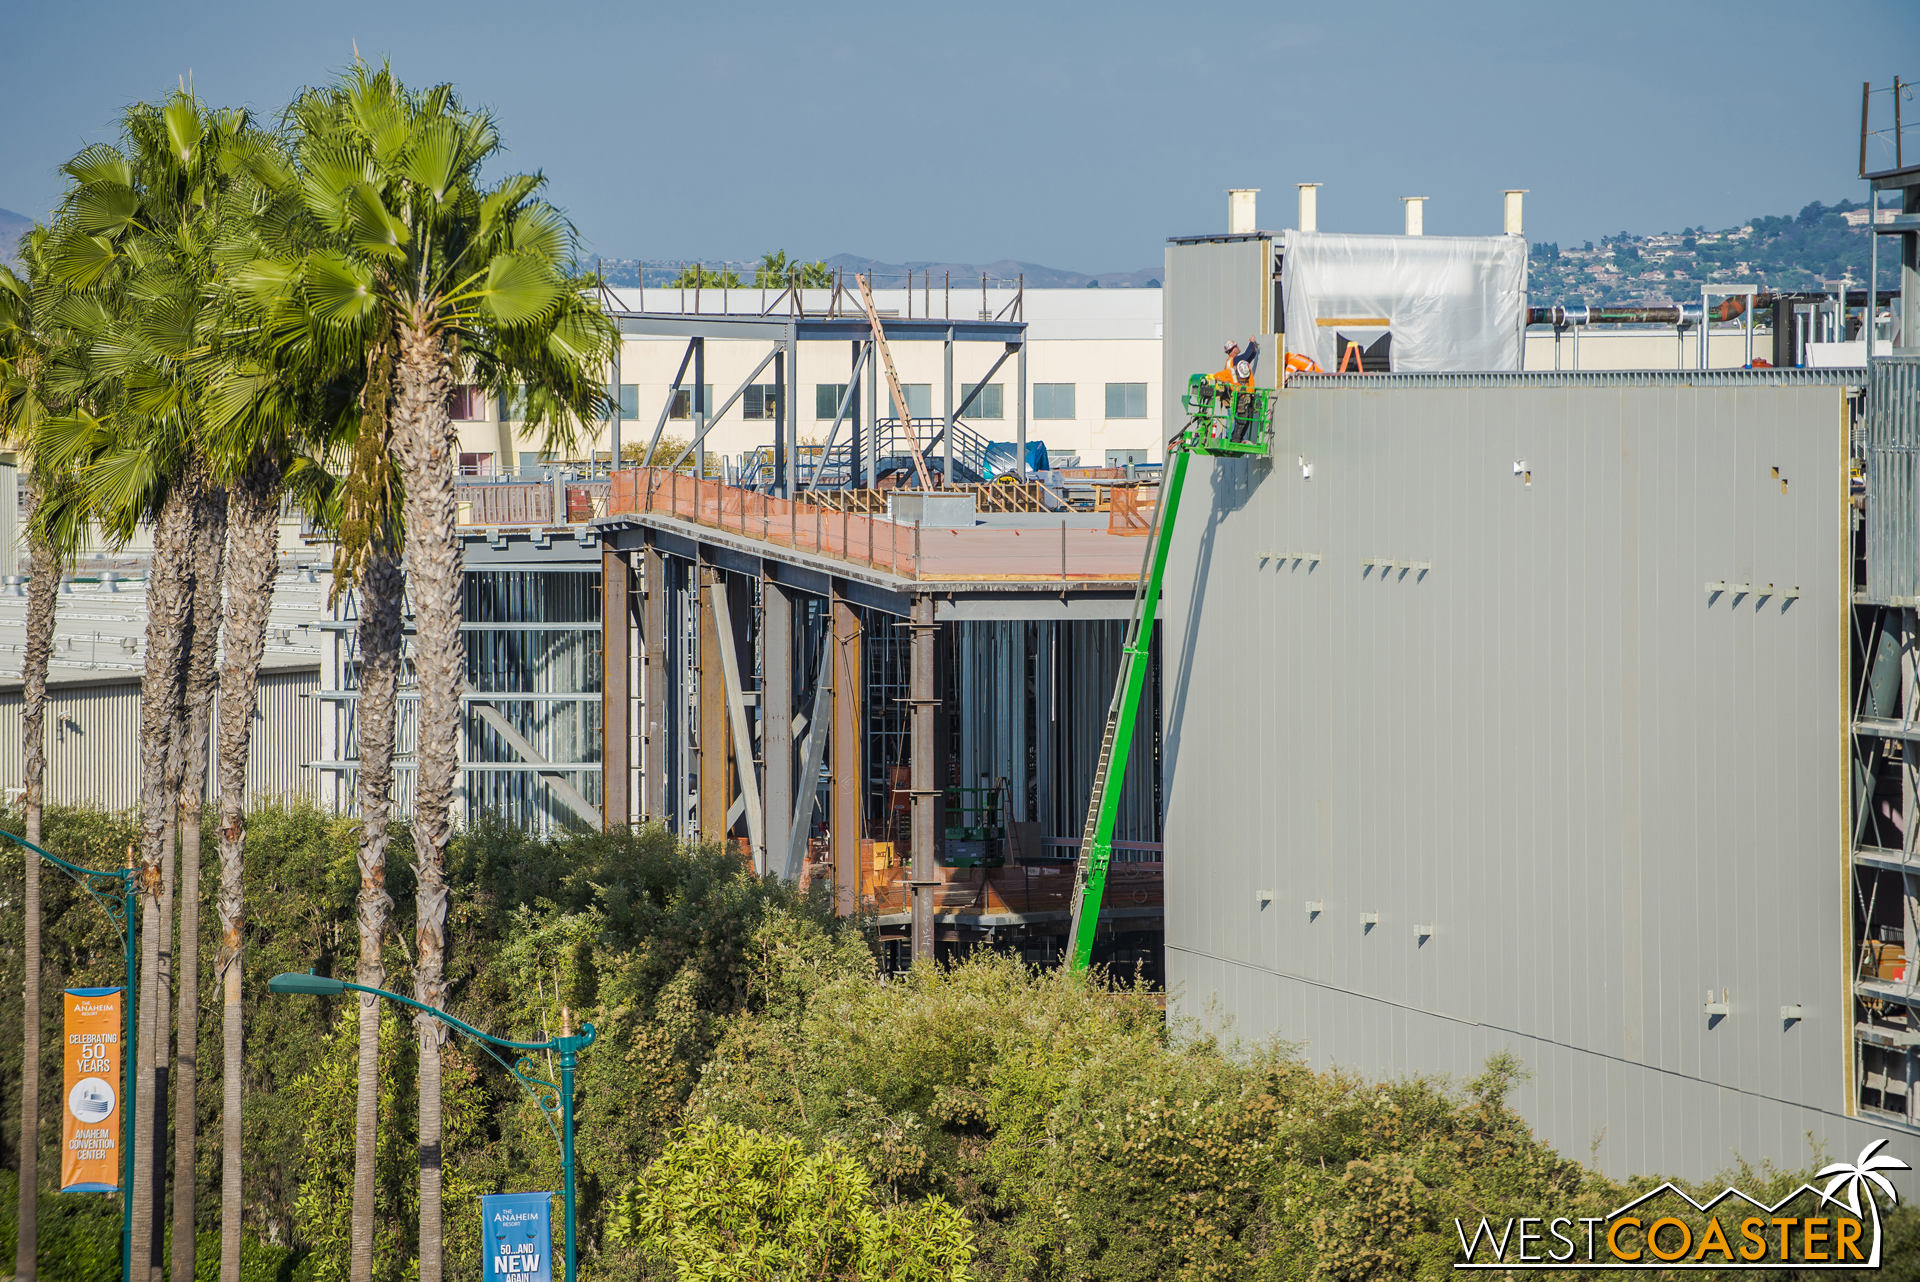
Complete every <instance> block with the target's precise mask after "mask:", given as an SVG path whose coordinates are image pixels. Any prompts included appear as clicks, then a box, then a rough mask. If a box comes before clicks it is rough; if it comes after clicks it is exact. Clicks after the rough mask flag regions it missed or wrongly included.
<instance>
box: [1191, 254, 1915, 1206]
mask: <svg viewBox="0 0 1920 1282" xmlns="http://www.w3.org/2000/svg"><path fill="white" fill-rule="evenodd" d="M1195 248H1198V247H1195ZM1175 332H1177V328H1176V326H1174V325H1173V324H1171V323H1170V324H1169V333H1170V334H1171V333H1175ZM1348 382H1349V383H1350V384H1352V385H1351V386H1339V387H1335V386H1325V385H1320V383H1319V380H1315V384H1316V385H1315V386H1314V387H1312V388H1311V389H1303V390H1298V391H1289V392H1287V393H1285V394H1283V395H1281V396H1280V397H1279V398H1278V403H1279V409H1278V411H1277V414H1276V424H1275V459H1274V462H1273V463H1272V464H1271V465H1268V464H1266V463H1264V462H1251V463H1249V462H1221V461H1215V460H1209V459H1196V460H1195V461H1194V463H1193V465H1192V470H1191V472H1190V474H1189V482H1188V490H1187V497H1186V499H1185V501H1184V502H1183V510H1182V513H1181V518H1180V521H1179V523H1178V525H1177V527H1176V530H1175V535H1174V543H1175V546H1174V549H1173V553H1172V560H1171V563H1170V565H1171V571H1172V572H1171V574H1170V583H1169V590H1168V595H1167V603H1166V613H1165V616H1164V622H1163V629H1164V634H1165V637H1166V642H1167V650H1166V658H1165V662H1166V681H1167V690H1168V698H1167V714H1166V715H1167V731H1166V758H1165V759H1166V769H1167V775H1168V781H1167V812H1166V825H1167V842H1168V850H1169V853H1168V862H1167V879H1168V885H1167V897H1168V910H1167V945H1168V965H1169V972H1170V987H1171V988H1172V989H1173V992H1174V997H1173V1001H1174V1004H1175V1005H1176V1006H1177V1007H1179V1008H1181V1009H1184V1010H1186V1011H1189V1012H1194V1013H1199V1012H1202V1011H1204V1009H1205V1007H1206V1003H1207V1002H1208V1000H1209V998H1210V997H1212V996H1214V995H1215V994H1217V995H1218V997H1219V998H1220V1000H1221V1003H1222V1006H1223V1009H1224V1010H1225V1011H1226V1012H1227V1013H1229V1014H1230V1015H1232V1016H1233V1018H1234V1019H1235V1021H1236V1025H1237V1029H1238V1031H1239V1032H1240V1033H1242V1034H1243V1035H1247V1036H1253V1037H1258V1036H1262V1035H1265V1034H1268V1033H1277V1034H1278V1035H1279V1036H1281V1037H1284V1038H1287V1039H1289V1040H1294V1041H1299V1042H1302V1043H1303V1044H1304V1046H1305V1052H1306V1054H1307V1055H1308V1057H1309V1058H1310V1059H1311V1060H1312V1062H1314V1063H1315V1064H1317V1065H1322V1066H1324V1065H1326V1064H1328V1063H1331V1062H1339V1063H1341V1064H1344V1065H1347V1066H1350V1067H1353V1068H1357V1069H1361V1070H1363V1071H1367V1072H1373V1073H1379V1074H1386V1075H1390V1074H1399V1073H1407V1072H1448V1073H1471V1072H1474V1071H1476V1070H1477V1067H1478V1064H1479V1063H1480V1062H1481V1061H1482V1060H1483V1059H1484V1057H1485V1056H1486V1055H1487V1054H1490V1053H1492V1052H1493V1051H1495V1050H1498V1049H1501V1048H1503V1047H1510V1048H1512V1049H1514V1050H1515V1051H1516V1052H1517V1053H1519V1054H1520V1055H1521V1056H1522V1058H1523V1059H1526V1060H1527V1061H1528V1063H1529V1066H1530V1067H1531V1068H1532V1069H1533V1070H1534V1072H1535V1074H1536V1076H1535V1078H1534V1079H1533V1081H1532V1083H1531V1084H1530V1085H1528V1086H1527V1087H1526V1088H1524V1089H1523V1090H1522V1092H1521V1093H1520V1094H1519V1096H1517V1098H1518V1099H1519V1100H1520V1102H1521V1104H1522V1106H1523V1108H1525V1110H1526V1111H1527V1113H1528V1115H1529V1116H1530V1117H1531V1118H1532V1119H1533V1120H1534V1121H1535V1122H1536V1124H1537V1125H1538V1126H1539V1127H1540V1129H1541V1131H1542V1133H1543V1134H1544V1135H1545V1136H1546V1137H1547V1138H1548V1139H1550V1140H1551V1141H1552V1142H1554V1143H1556V1144H1557V1145H1559V1146H1560V1147H1561V1149H1562V1150H1563V1151H1565V1152H1568V1153H1569V1154H1573V1155H1583V1154H1584V1153H1585V1151H1586V1149H1587V1147H1588V1145H1589V1143H1590V1142H1591V1139H1592V1137H1593V1135H1594V1134H1595V1133H1596V1131H1598V1130H1600V1129H1601V1128H1605V1134H1606V1139H1605V1141H1604V1142H1603V1144H1602V1146H1601V1150H1600V1155H1599V1156H1600V1161H1601V1163H1602V1165H1603V1166H1605V1167H1606V1168H1607V1169H1609V1170H1610V1171H1614V1172H1616V1173H1624V1172H1627V1171H1648V1170H1659V1171H1664V1172H1670V1173H1675V1174H1681V1175H1687V1176H1694V1177H1702V1176H1705V1175H1707V1174H1708V1173H1710V1172H1713V1171H1716V1170H1719V1169H1721V1168H1723V1167H1725V1166H1726V1165H1728V1163H1729V1161H1730V1159H1731V1158H1732V1156H1733V1154H1734V1152H1735V1151H1737V1152H1738V1153H1739V1155H1740V1156H1741V1157H1743V1158H1746V1159H1748V1160H1758V1159H1760V1158H1773V1159H1774V1160H1776V1161H1779V1162H1782V1163H1800V1162H1804V1161H1805V1160H1807V1158H1808V1156H1809V1155H1808V1154H1807V1153H1806V1152H1805V1151H1804V1143H1803V1140H1802V1136H1803V1134H1804V1133H1805V1132H1806V1131H1808V1130H1812V1131H1814V1132H1815V1133H1816V1134H1817V1135H1819V1136H1822V1137H1824V1138H1826V1139H1827V1140H1828V1141H1829V1142H1830V1144H1831V1146H1832V1147H1833V1148H1834V1149H1835V1150H1836V1151H1838V1150H1845V1151H1852V1148H1851V1147H1850V1146H1854V1145H1857V1144H1863V1143H1864V1142H1865V1137H1866V1136H1867V1135H1868V1134H1878V1133H1880V1131H1879V1130H1878V1128H1872V1127H1869V1126H1865V1125H1863V1124H1859V1123H1854V1122H1850V1121H1847V1120H1846V1119H1844V1118H1843V1117H1842V1116H1841V1113H1842V1111H1843V1108H1844V1101H1845V1098H1846V1088H1847V1084H1846V1082H1845V1081H1844V1080H1843V1073H1842V1069H1841V1067H1840V1059H1839V1054H1838V1051H1837V1049H1836V1048H1837V1047H1838V1046H1839V1045H1840V1044H1841V1040H1842V1039H1843V1038H1845V1037H1846V1036H1847V1035H1848V1031H1849V1023H1850V1012H1849V1011H1848V1009H1847V1008H1846V1005H1845V1003H1844V1002H1842V1001H1840V1000H1839V998H1838V994H1837V993H1836V989H1837V987H1838V985H1837V984H1835V983H1834V982H1833V981H1834V978H1835V974H1834V971H1835V967H1836V966H1841V965H1844V960H1843V959H1844V957H1845V953H1846V943H1845V941H1844V940H1843V939H1842V938H1841V937H1840V926H1841V922H1842V919H1843V913H1842V905H1841V903H1840V902H1839V899H1838V896H1839V894H1840V887H1839V885H1838V883H1837V880H1836V879H1835V878H1834V876H1833V868H1834V857H1835V855H1836V853H1837V851H1836V847H1835V843H1836V842H1837V841H1838V840H1839V834H1840V832H1841V831H1842V823H1841V816H1840V806H1841V800H1840V796H1839V794H1838V791H1837V789H1836V787H1835V785H1834V782H1833V781H1834V778H1835V763H1836V762H1838V761H1840V760H1841V756H1840V754H1841V753H1842V751H1843V749H1844V741H1843V737H1842V732H1841V710H1840V709H1839V708H1838V707H1837V706H1836V704H1835V692H1836V690H1837V689H1838V688H1839V684H1840V680H1839V675H1838V674H1839V672H1840V665H1841V663H1842V662H1843V660H1844V657H1845V651H1844V648H1843V647H1844V645H1845V643H1846V637H1845V636H1844V635H1843V632H1842V621H1841V618H1842V616H1841V611H1840V604H1839V603H1840V602H1842V601H1843V600H1844V599H1845V594H1846V591H1847V585H1846V584H1845V582H1844V581H1843V573H1842V572H1843V568H1844V566H1845V564H1846V558H1845V555H1844V548H1843V547H1842V546H1841V542H1840V540H1841V537H1842V532H1843V531H1842V526H1843V523H1841V522H1838V521H1836V520H1835V519H1834V516H1833V513H1834V511H1835V508H1836V505H1837V504H1840V503H1843V502H1844V501H1845V495H1846V486H1847V476H1846V460H1845V448H1844V441H1843V440H1842V439H1841V436H1842V433H1841V429H1840V426H1839V424H1840V418H1839V413H1840V398H1841V395H1842V389H1841V387H1840V386H1838V385H1833V384H1823V383H1819V382H1814V381H1811V380H1791V381H1781V382H1776V383H1762V382H1759V381H1754V380H1750V381H1747V382H1744V383H1743V382H1737V381H1734V382H1725V381H1722V382H1717V383H1713V384H1711V385H1706V386H1700V385H1692V384H1689V383H1687V382H1685V381H1682V380H1678V379H1664V380H1662V379H1651V380H1644V381H1642V382H1641V383H1640V384H1638V385H1635V384H1633V383H1631V382H1628V381H1618V380H1616V381H1608V382H1599V381H1589V382H1586V383H1580V382H1575V381H1570V380H1565V379H1560V380H1551V381H1544V380H1543V381H1541V382H1539V383H1534V384H1528V383H1525V382H1522V381H1517V380H1516V381H1508V382H1506V383H1500V384H1494V383H1483V382H1471V381H1460V382H1456V383H1454V384H1451V385H1448V384H1441V385H1434V386H1428V385H1425V384H1419V385H1409V386H1404V387H1402V386H1395V385H1392V384H1389V383H1388V382H1387V381H1386V380H1381V381H1380V382H1377V383H1363V382H1360V381H1359V380H1348ZM1301 456H1305V457H1306V458H1307V459H1308V460H1309V461H1311V462H1312V463H1313V468H1314V470H1313V476H1312V479H1310V480H1307V479H1303V478H1302V477H1301V474H1300V473H1301V469H1300V466H1299V459H1300V458H1301ZM1516 461H1524V462H1525V463H1526V464H1527V465H1528V470H1531V471H1532V473H1533V483H1532V485H1531V486H1529V485H1527V484H1526V480H1525V478H1524V477H1523V476H1516V475H1514V471H1513V464H1514V463H1515V462H1516ZM1776 466H1777V467H1779V468H1780V470H1781V474H1782V476H1784V477H1786V478H1787V479H1788V481H1789V489H1788V492H1787V493H1785V494H1782V493H1781V492H1780V485H1779V481H1778V480H1777V479H1775V478H1774V477H1773V475H1772V469H1773V468H1774V467H1776ZM1262 552H1274V553H1278V552H1297V553H1314V552H1317V553H1319V554H1320V555H1321V557H1322V560H1321V561H1320V562H1319V563H1318V564H1317V565H1310V564H1308V563H1307V562H1306V561H1304V560H1302V561H1300V562H1297V563H1296V562H1294V561H1293V560H1291V559H1288V560H1285V561H1280V560H1277V559H1273V558H1269V559H1267V560H1265V561H1262V560H1261V558H1260V553H1262ZM1366 557H1389V558H1393V559H1396V560H1403V561H1404V560H1415V561H1431V562H1432V566H1433V568H1432V570H1431V572H1430V573H1428V574H1427V575H1426V576H1425V578H1424V579H1421V578H1419V576H1418V575H1417V573H1416V572H1412V571H1409V572H1407V573H1406V574H1405V575H1404V577H1402V575H1401V572H1400V571H1399V570H1397V569H1396V570H1395V571H1393V572H1391V575H1390V577H1389V579H1388V581H1386V582H1382V581H1381V579H1380V577H1379V572H1378V571H1377V570H1373V571H1370V572H1363V568H1362V566H1361V564H1360V562H1361V559H1362V558H1366ZM1709 580H1726V581H1728V582H1730V583H1758V584H1764V583H1768V582H1771V583H1774V584H1775V585H1776V592H1775V594H1774V595H1772V596H1770V597H1768V598H1765V599H1764V600H1763V599H1759V598H1757V597H1756V596H1755V595H1752V594H1749V595H1747V596H1745V597H1743V598H1742V599H1741V601H1740V602H1739V604H1738V605H1735V604H1734V603H1733V601H1732V599H1731V594H1730V593H1729V594H1723V595H1722V596H1720V597H1719V598H1718V599H1716V600H1713V601H1709V598H1708V596H1707V594H1706V592H1705V590H1704V584H1705V583H1706V582H1707V581H1709ZM1787 587H1797V588H1798V589H1799V591H1800V596H1799V597H1798V598H1797V599H1790V600H1789V599H1783V597H1782V594H1781V593H1780V591H1779V590H1778V589H1781V588H1787ZM1265 890H1271V891H1272V892H1273V901H1272V903H1270V904H1269V905H1267V906H1266V907H1265V908H1264V909H1262V908H1261V907H1260V904H1259V900H1258V896H1259V894H1260V893H1261V892H1262V891H1265ZM1307 900H1320V901H1324V903H1325V905H1326V910H1325V912H1324V913H1323V914H1322V915H1321V916H1320V917H1319V919H1318V920H1314V921H1309V920H1308V918H1307V915H1306V913H1305V909H1304V905H1305V902H1306V901H1307ZM1363 912H1377V913H1379V915H1380V922H1379V925H1378V926H1377V927H1376V928H1374V929H1373V930H1372V931H1371V932H1365V931H1363V930H1362V929H1361V925H1360V914H1361V913H1363ZM1426 922H1431V923H1432V924H1433V925H1434V927H1435V934H1434V936H1433V937H1432V938H1430V939H1428V940H1427V941H1426V942H1425V944H1424V945H1422V944H1420V943H1419V942H1418V941H1417V939H1416V938H1415V935H1414V930H1413V927H1414V925H1415V924H1416V923H1426ZM1709 987H1711V988H1713V989H1714V990H1715V991H1716V992H1717V991H1718V990H1719V989H1722V988H1724V989H1726V990H1728V992H1729V994H1730V996H1731V999H1732V1002H1733V1007H1734V1011H1733V1014H1732V1015H1731V1016H1730V1017H1728V1018H1727V1019H1724V1020H1722V1021H1721V1022H1720V1023H1719V1025H1718V1026H1717V1027H1714V1028H1711V1029H1710V1028H1708V1026H1707V1022H1706V1017H1705V1015H1704V1012H1703V1011H1702V1009H1701V1008H1702V1003H1703V998H1704V995H1705V993H1706V991H1707V989H1708V988H1709ZM1792 1003H1800V1004H1802V1005H1804V1006H1805V1007H1806V1009H1807V1018H1806V1019H1805V1020H1804V1021H1802V1022H1801V1023H1800V1024H1798V1025H1796V1026H1795V1027H1794V1028H1792V1029H1783V1028H1782V1027H1781V1024H1780V1021H1779V1019H1778V1017H1777V1012H1778V1008H1779V1007H1780V1006H1781V1005H1785V1004H1792ZM1902 1142H1904V1143H1907V1144H1908V1148H1907V1150H1906V1155H1907V1156H1908V1157H1910V1158H1911V1157H1915V1156H1920V1154H1916V1153H1915V1152H1914V1151H1913V1146H1912V1144H1911V1142H1910V1139H1909V1140H1907V1141H1897V1143H1902Z"/></svg>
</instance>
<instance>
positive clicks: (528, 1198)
mask: <svg viewBox="0 0 1920 1282" xmlns="http://www.w3.org/2000/svg"><path fill="white" fill-rule="evenodd" d="M480 1234H481V1241H482V1245H483V1248H484V1250H485V1252H486V1257H487V1271H486V1275H485V1276H486V1279H487V1282H553V1194H551V1193H488V1194H483V1195H482V1196H481V1198H480Z"/></svg>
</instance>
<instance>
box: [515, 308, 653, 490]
mask: <svg viewBox="0 0 1920 1282" xmlns="http://www.w3.org/2000/svg"><path fill="white" fill-rule="evenodd" d="M625 345H626V344H624V343H622V342H621V341H620V340H619V339H618V338H615V339H614V340H613V418H612V423H611V426H610V430H611V438H610V441H609V444H610V452H609V454H608V459H609V462H610V466H611V467H612V468H618V467H619V466H620V349H621V348H622V347H624V346H625ZM635 408H636V409H637V408H638V407H637V406H636V407H635ZM515 462H516V463H517V462H518V460H517V459H516V460H515Z"/></svg>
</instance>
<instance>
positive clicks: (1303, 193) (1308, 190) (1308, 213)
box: [1295, 183, 1320, 231]
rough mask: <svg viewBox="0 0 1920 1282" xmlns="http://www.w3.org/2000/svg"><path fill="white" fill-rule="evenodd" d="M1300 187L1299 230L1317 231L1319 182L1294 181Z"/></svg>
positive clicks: (1318, 222) (1318, 225)
mask: <svg viewBox="0 0 1920 1282" xmlns="http://www.w3.org/2000/svg"><path fill="white" fill-rule="evenodd" d="M1295 185H1296V186H1297V187H1299V188H1300V230H1301V231H1319V230H1320V212H1319V209H1318V203H1319V202H1318V199H1317V198H1318V196H1319V194H1320V184H1319V183H1296V184H1295Z"/></svg>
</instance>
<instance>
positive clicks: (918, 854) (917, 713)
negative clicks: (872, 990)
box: [908, 593, 941, 963]
mask: <svg viewBox="0 0 1920 1282" xmlns="http://www.w3.org/2000/svg"><path fill="white" fill-rule="evenodd" d="M908 626H909V627H911V628H912V629H913V642H912V650H911V662H912V666H911V675H910V677H909V679H908V698H909V700H910V701H911V704H912V707H913V717H912V729H911V732H910V743H911V745H912V748H911V751H912V762H911V772H910V778H911V779H912V788H913V877H912V882H911V885H912V890H913V959H914V961H915V962H916V963H917V962H921V961H928V962H930V961H932V960H933V959H934V947H933V945H934V939H933V889H934V884H935V883H934V849H933V843H934V841H935V839H936V837H935V835H936V833H937V831H938V828H939V819H938V813H939V801H940V795H941V794H940V788H939V779H938V776H937V774H936V765H935V763H936V756H935V753H936V751H937V745H936V744H935V742H934V727H933V710H934V705H935V703H936V702H937V700H936V696H935V684H934V633H935V632H936V631H938V630H939V627H940V625H939V624H937V623H935V622H934V621H933V598H932V597H931V596H928V595H926V594H924V593H923V594H921V595H919V596H916V597H914V599H913V622H912V623H911V624H909V625H908Z"/></svg>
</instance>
